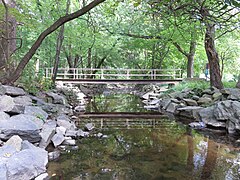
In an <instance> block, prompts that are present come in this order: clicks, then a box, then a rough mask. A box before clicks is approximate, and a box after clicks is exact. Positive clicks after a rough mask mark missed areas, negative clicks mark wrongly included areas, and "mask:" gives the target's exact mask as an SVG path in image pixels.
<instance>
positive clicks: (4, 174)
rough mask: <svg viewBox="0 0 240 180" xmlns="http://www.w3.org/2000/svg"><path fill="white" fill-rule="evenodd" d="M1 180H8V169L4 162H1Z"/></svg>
mask: <svg viewBox="0 0 240 180" xmlns="http://www.w3.org/2000/svg"><path fill="white" fill-rule="evenodd" d="M0 179H1V180H7V179H8V178H7V167H6V164H5V163H3V162H0Z"/></svg>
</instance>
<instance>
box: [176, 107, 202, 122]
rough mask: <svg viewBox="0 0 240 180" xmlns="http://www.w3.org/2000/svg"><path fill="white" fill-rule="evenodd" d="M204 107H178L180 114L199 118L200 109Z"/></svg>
mask: <svg viewBox="0 0 240 180" xmlns="http://www.w3.org/2000/svg"><path fill="white" fill-rule="evenodd" d="M201 109H203V107H200V106H186V107H182V108H178V109H177V110H178V111H179V115H180V116H183V117H187V118H192V119H197V117H198V113H199V111H200V110H201Z"/></svg>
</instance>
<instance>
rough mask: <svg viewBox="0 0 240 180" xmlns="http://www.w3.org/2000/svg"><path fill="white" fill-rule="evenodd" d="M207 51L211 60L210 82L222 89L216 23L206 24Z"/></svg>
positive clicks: (209, 60)
mask: <svg viewBox="0 0 240 180" xmlns="http://www.w3.org/2000/svg"><path fill="white" fill-rule="evenodd" d="M205 51H206V54H207V57H208V62H209V70H210V84H211V86H214V87H216V88H218V89H222V88H223V83H222V81H221V73H220V65H219V57H218V53H217V50H216V48H215V24H209V23H207V24H206V33H205Z"/></svg>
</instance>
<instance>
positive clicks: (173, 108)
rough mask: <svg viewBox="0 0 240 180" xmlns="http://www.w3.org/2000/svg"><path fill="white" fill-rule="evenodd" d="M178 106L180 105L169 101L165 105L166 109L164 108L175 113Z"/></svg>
mask: <svg viewBox="0 0 240 180" xmlns="http://www.w3.org/2000/svg"><path fill="white" fill-rule="evenodd" d="M179 107H181V106H180V105H179V104H177V103H173V102H171V103H170V104H169V105H168V107H167V109H166V112H169V113H173V114H175V113H176V110H177V108H179Z"/></svg>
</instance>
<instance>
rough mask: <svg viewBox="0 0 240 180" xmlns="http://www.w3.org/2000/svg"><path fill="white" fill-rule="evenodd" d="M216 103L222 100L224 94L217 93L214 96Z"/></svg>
mask: <svg viewBox="0 0 240 180" xmlns="http://www.w3.org/2000/svg"><path fill="white" fill-rule="evenodd" d="M212 98H213V100H214V101H217V100H220V99H221V98H222V93H220V92H216V93H214V94H213V95H212Z"/></svg>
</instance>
